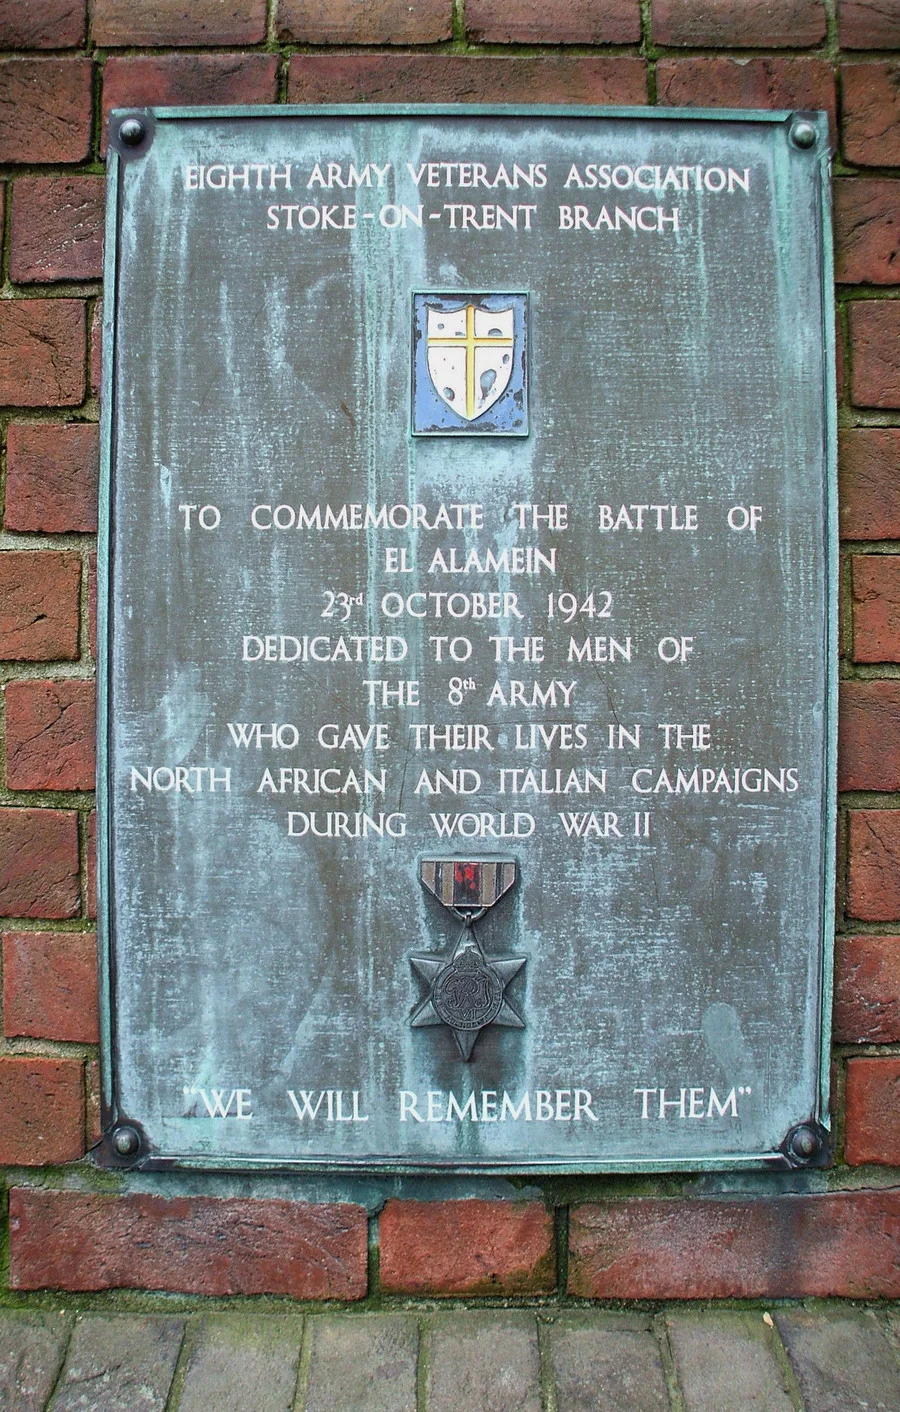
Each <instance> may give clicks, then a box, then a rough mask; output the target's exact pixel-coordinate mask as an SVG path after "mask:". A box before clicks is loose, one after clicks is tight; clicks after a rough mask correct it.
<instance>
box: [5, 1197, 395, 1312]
mask: <svg viewBox="0 0 900 1412" xmlns="http://www.w3.org/2000/svg"><path fill="white" fill-rule="evenodd" d="M366 1224H367V1223H366V1212H365V1209H364V1208H363V1207H362V1206H350V1205H332V1206H324V1205H323V1206H314V1205H308V1204H305V1203H301V1202H295V1201H253V1200H250V1199H244V1198H243V1197H234V1198H225V1199H217V1198H215V1197H208V1196H184V1197H175V1198H172V1199H171V1200H170V1199H167V1198H165V1197H161V1196H147V1195H143V1194H138V1193H132V1194H130V1195H127V1196H99V1195H95V1194H93V1193H86V1192H74V1191H41V1190H35V1189H31V1188H26V1187H17V1188H14V1189H13V1190H12V1191H11V1192H10V1213H9V1228H10V1247H11V1250H10V1254H11V1270H10V1281H11V1284H12V1286H13V1288H14V1289H66V1290H92V1289H94V1290H97V1289H123V1288H124V1289H129V1288H130V1289H166V1290H175V1291H178V1292H181V1293H185V1294H214V1295H230V1294H280V1295H287V1296H290V1297H292V1298H294V1299H362V1298H363V1297H364V1296H365V1293H366ZM136 1251H139V1252H140V1258H139V1259H137V1258H135V1252H136Z"/></svg>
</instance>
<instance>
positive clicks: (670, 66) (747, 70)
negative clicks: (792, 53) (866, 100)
mask: <svg viewBox="0 0 900 1412" xmlns="http://www.w3.org/2000/svg"><path fill="white" fill-rule="evenodd" d="M656 85H657V93H658V101H659V102H660V103H664V104H672V105H675V106H678V107H686V108H806V109H821V110H822V111H823V112H827V113H828V114H829V116H830V119H831V124H832V128H833V127H834V122H835V102H836V99H835V87H834V71H833V69H832V67H831V65H830V64H829V63H828V61H827V60H825V59H807V58H803V59H800V58H798V59H793V58H791V59H785V58H761V57H760V58H752V59H744V60H740V59H727V58H725V56H724V55H720V54H717V55H714V56H712V57H700V56H696V57H693V58H685V59H660V61H659V63H658V64H657V66H656Z"/></svg>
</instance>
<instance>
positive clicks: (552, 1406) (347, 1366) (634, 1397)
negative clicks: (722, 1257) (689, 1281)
mask: <svg viewBox="0 0 900 1412" xmlns="http://www.w3.org/2000/svg"><path fill="white" fill-rule="evenodd" d="M200 1409H203V1412H207V1409H208V1412H732V1409H733V1412H856V1409H859V1412H900V1314H898V1309H897V1307H896V1306H889V1305H883V1304H882V1305H873V1306H864V1305H860V1304H848V1303H837V1302H833V1301H830V1302H824V1301H815V1302H811V1303H809V1304H804V1305H801V1304H791V1305H784V1304H782V1305H780V1306H777V1307H775V1308H773V1309H772V1310H771V1312H770V1311H769V1310H767V1309H766V1308H764V1307H763V1306H757V1307H754V1308H746V1307H745V1308H740V1309H737V1308H727V1307H723V1306H716V1307H715V1308H710V1309H703V1308H695V1307H692V1306H686V1305H683V1304H682V1305H677V1306H674V1305H670V1306H668V1307H664V1308H662V1309H660V1310H659V1311H658V1312H655V1313H631V1312H629V1313H623V1312H618V1311H611V1310H605V1309H603V1310H601V1309H591V1308H567V1309H553V1308H550V1307H541V1308H534V1309H523V1308H519V1309H515V1310H513V1309H488V1308H481V1309H478V1310H467V1311H463V1310H460V1309H453V1310H449V1309H448V1310H446V1311H435V1310H433V1309H427V1310H420V1309H412V1308H410V1309H403V1310H396V1311H390V1312H386V1313H358V1312H343V1311H323V1312H316V1313H308V1314H305V1315H304V1314H302V1313H299V1312H298V1313H296V1314H293V1313H290V1312H284V1311H282V1310H279V1312H277V1313H267V1312H260V1311H258V1310H256V1309H254V1308H252V1307H250V1306H244V1307H243V1308H242V1309H241V1310H239V1311H236V1310H227V1309H226V1310H217V1311H215V1312H210V1313H206V1312H201V1313H198V1312H196V1310H191V1311H188V1312H181V1313H164V1314H163V1313H160V1314H152V1313H142V1314H134V1313H127V1314H125V1313H123V1314H118V1313H109V1312H105V1311H104V1312H98V1311H86V1310H83V1309H82V1310H79V1309H78V1308H77V1306H75V1305H73V1304H71V1303H70V1302H69V1301H67V1300H65V1301H63V1302H62V1307H61V1308H59V1309H53V1310H50V1309H47V1308H44V1307H33V1308H27V1309H4V1310H0V1412H200Z"/></svg>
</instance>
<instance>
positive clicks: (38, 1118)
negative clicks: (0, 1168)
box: [0, 1054, 84, 1167]
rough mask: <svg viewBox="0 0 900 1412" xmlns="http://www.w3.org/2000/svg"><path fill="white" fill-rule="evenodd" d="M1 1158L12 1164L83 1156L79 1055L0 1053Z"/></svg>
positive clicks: (38, 1164)
mask: <svg viewBox="0 0 900 1412" xmlns="http://www.w3.org/2000/svg"><path fill="white" fill-rule="evenodd" d="M0 1114H2V1115H3V1121H2V1122H0V1162H5V1163H9V1165H10V1166H16V1167H41V1166H45V1165H46V1164H47V1163H51V1162H53V1163H56V1162H74V1161H77V1160H78V1158H79V1157H83V1156H84V1071H83V1066H82V1063H81V1060H80V1059H39V1058H37V1057H36V1056H35V1055H31V1054H28V1055H16V1056H15V1057H13V1056H10V1055H7V1056H5V1057H3V1058H0Z"/></svg>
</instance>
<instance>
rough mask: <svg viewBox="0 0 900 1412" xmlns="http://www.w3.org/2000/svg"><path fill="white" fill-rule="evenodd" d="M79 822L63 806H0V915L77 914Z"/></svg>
mask: <svg viewBox="0 0 900 1412" xmlns="http://www.w3.org/2000/svg"><path fill="white" fill-rule="evenodd" d="M80 901H81V898H80V890H79V886H78V820H77V816H76V815H75V814H74V813H72V812H71V811H70V810H67V809H66V810H63V809H6V808H4V809H0V917H47V918H50V919H53V920H55V919H57V918H63V917H74V916H76V915H77V913H78V910H79V906H80Z"/></svg>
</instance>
